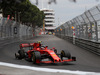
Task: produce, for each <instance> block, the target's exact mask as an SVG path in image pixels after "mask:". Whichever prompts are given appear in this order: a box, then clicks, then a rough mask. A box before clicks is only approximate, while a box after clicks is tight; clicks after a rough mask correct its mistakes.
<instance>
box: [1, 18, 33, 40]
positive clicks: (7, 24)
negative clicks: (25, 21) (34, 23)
mask: <svg viewBox="0 0 100 75" xmlns="http://www.w3.org/2000/svg"><path fill="white" fill-rule="evenodd" d="M33 33H34V32H33V28H32V27H29V26H26V25H22V24H20V23H18V22H15V21H13V20H7V19H6V18H1V17H0V39H12V38H14V39H27V38H31V37H33Z"/></svg>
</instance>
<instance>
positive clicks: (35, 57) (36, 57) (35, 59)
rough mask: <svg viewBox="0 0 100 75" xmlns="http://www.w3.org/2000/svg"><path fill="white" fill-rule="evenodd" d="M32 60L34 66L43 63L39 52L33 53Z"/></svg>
mask: <svg viewBox="0 0 100 75" xmlns="http://www.w3.org/2000/svg"><path fill="white" fill-rule="evenodd" d="M31 60H32V62H33V63H34V64H40V61H41V54H40V52H38V51H34V52H32V57H31Z"/></svg>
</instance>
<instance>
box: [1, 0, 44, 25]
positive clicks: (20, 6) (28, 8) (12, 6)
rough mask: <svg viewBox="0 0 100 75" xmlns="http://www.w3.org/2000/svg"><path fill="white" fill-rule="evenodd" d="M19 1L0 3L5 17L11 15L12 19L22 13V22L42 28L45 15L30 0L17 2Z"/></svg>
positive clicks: (11, 0) (12, 0) (10, 0)
mask: <svg viewBox="0 0 100 75" xmlns="http://www.w3.org/2000/svg"><path fill="white" fill-rule="evenodd" d="M16 1H17V0H8V1H6V0H3V1H2V3H0V9H2V10H3V16H4V17H7V16H8V15H10V18H11V17H12V16H13V17H14V18H15V14H16V15H17V21H18V16H19V13H20V21H21V22H22V23H25V24H27V25H29V24H32V26H33V27H35V26H36V25H37V26H41V25H42V24H43V19H44V13H43V12H41V11H40V10H39V9H38V8H37V7H36V6H35V5H32V4H31V3H30V1H29V0H22V1H20V2H18V1H17V2H16Z"/></svg>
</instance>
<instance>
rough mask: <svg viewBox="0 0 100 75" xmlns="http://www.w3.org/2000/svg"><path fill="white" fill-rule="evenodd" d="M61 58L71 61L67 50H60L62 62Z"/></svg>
mask: <svg viewBox="0 0 100 75" xmlns="http://www.w3.org/2000/svg"><path fill="white" fill-rule="evenodd" d="M63 57H67V58H68V59H71V54H70V52H69V51H68V50H62V51H61V59H62V60H63Z"/></svg>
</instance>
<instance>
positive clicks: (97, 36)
mask: <svg viewBox="0 0 100 75" xmlns="http://www.w3.org/2000/svg"><path fill="white" fill-rule="evenodd" d="M55 35H56V36H58V37H60V38H63V39H65V40H68V41H70V42H73V43H74V42H75V45H78V46H80V47H82V48H84V49H87V50H89V51H91V52H93V53H95V54H97V55H100V42H99V41H100V4H99V5H97V6H95V7H93V8H91V9H89V10H87V11H85V12H84V13H83V14H81V15H79V16H77V17H75V18H73V19H72V20H70V21H67V22H65V23H64V24H62V25H61V26H59V27H57V28H56V29H55Z"/></svg>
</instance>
